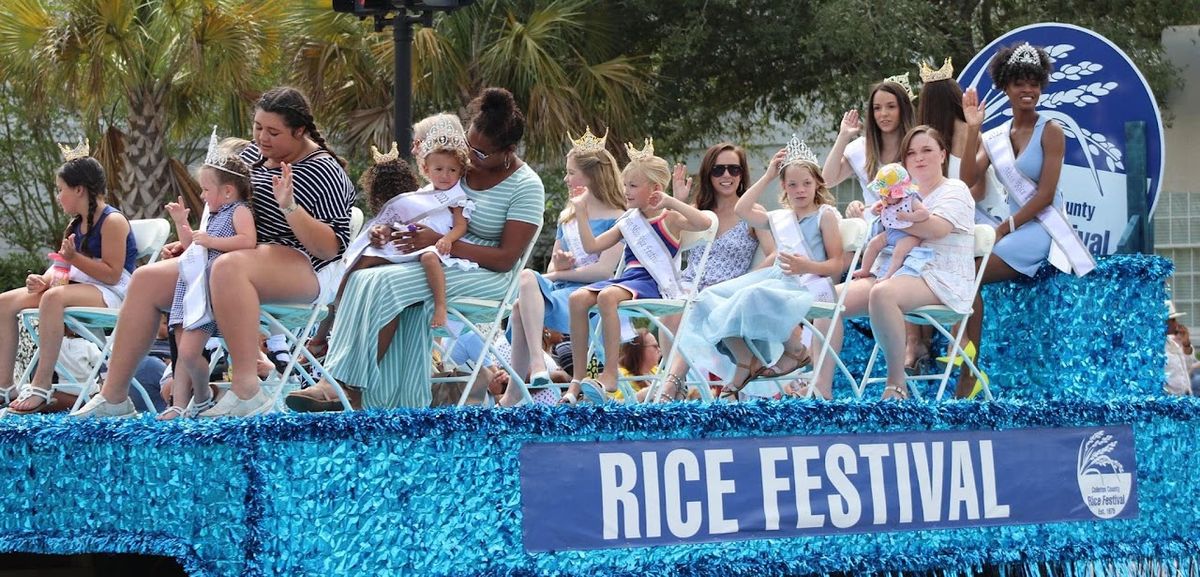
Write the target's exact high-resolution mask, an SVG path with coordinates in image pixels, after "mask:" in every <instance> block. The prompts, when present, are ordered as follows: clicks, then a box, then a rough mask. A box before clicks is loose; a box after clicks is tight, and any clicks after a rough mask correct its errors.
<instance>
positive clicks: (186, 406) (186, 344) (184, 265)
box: [158, 130, 257, 421]
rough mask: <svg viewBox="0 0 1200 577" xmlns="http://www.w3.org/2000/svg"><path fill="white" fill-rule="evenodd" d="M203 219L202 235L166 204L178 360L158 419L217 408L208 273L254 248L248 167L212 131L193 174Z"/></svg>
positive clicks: (180, 209)
mask: <svg viewBox="0 0 1200 577" xmlns="http://www.w3.org/2000/svg"><path fill="white" fill-rule="evenodd" d="M197 180H199V181H200V190H201V195H202V197H203V200H204V205H205V208H206V209H207V210H208V215H207V218H204V219H202V221H203V222H202V223H201V224H202V225H203V227H204V228H203V229H201V230H199V231H193V230H192V227H191V225H189V224H188V213H189V212H190V211H189V210H188V208H187V207H186V205H185V204H184V202H183V197H180V198H179V199H178V200H177V201H176V202H172V203H168V204H167V214H169V215H171V220H173V221H174V222H175V230H176V231H177V233H178V235H179V242H180V243H181V244H182V245H183V249H184V252H183V257H182V258H180V259H178V262H179V280H178V281H177V282H176V283H175V295H174V297H173V298H172V301H171V314H170V316H169V319H168V321H167V323H168V325H169V326H170V327H171V332H172V333H173V334H172V335H171V336H172V337H174V338H175V342H176V355H175V361H174V363H173V364H172V368H173V369H177V370H173V371H172V372H173V373H174V382H173V384H172V390H171V394H170V398H171V406H170V407H168V408H167V410H165V411H163V413H162V414H160V415H159V416H158V419H159V420H164V421H165V420H172V419H176V418H179V417H183V416H190V417H194V416H196V415H199V414H200V413H202V412H204V411H207V410H208V409H210V408H212V407H213V405H215V404H216V401H215V400H214V398H213V394H212V390H211V389H209V386H208V377H209V368H208V364H209V363H208V359H206V358H205V357H204V349H205V345H206V343H207V342H208V340H209V338H210V337H212V336H214V335H215V334H216V329H217V325H216V323H215V322H213V320H212V313H211V310H210V308H209V304H208V290H207V285H206V282H205V281H206V280H207V279H208V274H209V268H210V267H211V265H212V262H213V261H214V260H216V259H217V257H218V256H220V255H222V254H224V253H226V252H229V251H231V250H246V249H252V248H254V245H255V242H256V240H257V235H256V233H255V227H254V213H253V212H252V211H251V209H250V205H249V204H248V203H249V202H250V198H251V196H252V195H253V194H254V189H253V188H252V187H251V186H250V167H249V166H247V165H246V163H245V162H242V160H241V159H240V158H237V157H233V156H223V155H222V154H221V153H220V149H219V145H218V144H217V133H216V131H215V130H214V131H213V135H212V140H211V141H210V143H209V148H208V155H207V156H206V157H205V159H204V165H203V166H201V167H200V172H199V174H197Z"/></svg>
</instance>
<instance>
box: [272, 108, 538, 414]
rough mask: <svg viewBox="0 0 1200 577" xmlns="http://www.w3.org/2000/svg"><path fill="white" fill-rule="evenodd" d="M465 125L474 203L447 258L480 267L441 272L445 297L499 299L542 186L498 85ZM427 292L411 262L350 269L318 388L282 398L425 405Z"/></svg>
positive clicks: (401, 242)
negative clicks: (520, 151) (520, 150)
mask: <svg viewBox="0 0 1200 577" xmlns="http://www.w3.org/2000/svg"><path fill="white" fill-rule="evenodd" d="M468 110H469V112H470V115H471V119H470V121H469V122H468V123H467V126H468V130H467V147H468V149H469V150H470V163H471V164H470V166H469V167H468V169H467V174H466V176H465V177H464V178H463V180H462V187H463V191H465V192H466V193H467V198H469V199H470V200H471V201H472V202H474V203H475V210H474V211H473V212H472V214H471V219H470V222H469V224H468V227H467V235H466V236H465V237H463V239H462V240H459V241H458V242H455V243H453V244H452V245H451V247H450V254H451V256H454V257H458V258H464V259H467V260H470V261H473V262H475V263H478V264H479V267H480V268H476V269H472V270H460V269H447V270H446V271H445V272H446V296H447V297H448V298H451V299H453V298H455V297H460V296H461V297H474V298H483V299H499V298H501V297H502V296H504V291H505V290H506V289H507V288H508V286H509V284H508V283H509V281H510V279H511V277H510V276H509V275H512V274H517V271H516V270H514V269H515V268H516V267H517V265H518V263H519V262H520V260H521V257H522V255H523V254H524V253H525V251H526V249H527V248H528V247H529V244H530V243H532V242H533V241H534V238H535V236H536V235H537V231H538V229H539V228H540V227H541V223H542V213H543V211H545V208H546V201H545V194H544V191H543V188H542V181H541V179H539V178H538V175H537V174H536V173H535V172H534V171H533V169H532V168H530V167H529V166H528V165H526V164H525V163H524V162H523V161H522V160H521V159H520V158H519V157H518V156H517V153H516V149H517V145H518V144H520V142H521V138H522V136H523V135H524V133H525V116H524V115H523V114H522V113H521V110H520V109H519V108H518V107H517V103H516V102H515V101H514V100H513V96H512V94H511V93H509V92H508V91H507V90H505V89H503V88H487V89H484V90H483V92H482V93H481V94H480V95H479V96H477V97H476V98H475V99H474V100H472V101H471V103H470V105H469V107H468ZM391 238H392V243H393V245H394V246H395V247H396V248H397V249H399V250H400V251H401V252H405V253H411V252H414V251H418V250H421V249H423V248H425V247H428V246H433V245H435V244H436V243H437V241H438V240H440V239H441V238H442V235H440V234H438V233H437V232H435V231H434V230H432V229H430V228H429V227H427V226H424V225H419V224H418V225H416V226H415V230H410V229H408V228H405V229H403V230H399V231H394V232H392V233H391ZM431 300H432V294H431V293H430V290H429V283H428V282H426V280H425V273H424V270H423V269H422V268H421V266H420V265H419V264H417V263H403V264H395V265H390V266H381V267H375V268H369V269H363V270H360V271H356V272H355V273H354V274H352V275H350V277H349V279H348V280H347V282H346V290H345V293H344V294H343V295H342V304H341V306H340V307H338V315H337V318H336V319H335V320H334V323H333V330H332V332H331V336H330V341H329V355H328V356H327V357H326V361H325V368H326V370H327V374H326V376H325V379H323V380H322V381H321V382H320V383H318V384H317V385H316V386H313V387H309V388H307V389H304V390H301V391H296V392H294V393H291V394H290V395H289V396H288V400H287V403H288V406H289V407H291V408H293V409H295V410H302V411H322V410H341V404H340V403H339V402H338V397H337V393H336V391H335V390H334V388H333V387H335V386H341V387H343V389H344V390H345V392H346V394H347V396H348V397H349V399H350V402H351V404H352V405H353V406H354V407H355V408H361V407H362V406H369V407H379V408H394V407H426V406H429V403H430V401H431V399H432V391H431V389H430V386H429V372H430V359H431V358H432V346H433V336H432V334H431V331H430V330H429V324H430V319H431V318H432V314H433V306H432V302H431Z"/></svg>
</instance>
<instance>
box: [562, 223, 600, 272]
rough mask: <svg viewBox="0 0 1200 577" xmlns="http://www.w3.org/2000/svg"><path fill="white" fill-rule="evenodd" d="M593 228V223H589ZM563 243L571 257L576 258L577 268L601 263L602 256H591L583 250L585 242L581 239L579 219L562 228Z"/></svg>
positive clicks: (564, 224)
mask: <svg viewBox="0 0 1200 577" xmlns="http://www.w3.org/2000/svg"><path fill="white" fill-rule="evenodd" d="M588 226H591V223H590V222H589V223H588ZM560 228H562V237H563V242H564V243H566V245H567V250H569V251H571V255H572V256H574V257H575V268H579V267H581V266H587V265H589V264H592V263H596V262H599V261H600V255H596V254H589V253H588V251H586V250H583V241H582V240H580V238H579V219H578V218H576V219H572V220H571V221H568V222H564V223H563V224H562V226H561V227H560Z"/></svg>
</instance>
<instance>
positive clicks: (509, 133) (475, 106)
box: [467, 88, 525, 150]
mask: <svg viewBox="0 0 1200 577" xmlns="http://www.w3.org/2000/svg"><path fill="white" fill-rule="evenodd" d="M467 115H468V116H469V117H470V119H471V120H470V122H469V123H468V124H469V125H470V126H471V127H472V128H474V129H475V131H476V132H478V133H480V134H482V135H484V136H486V137H487V138H488V140H491V141H492V143H493V144H495V145H496V146H497V147H499V148H500V150H507V149H509V148H511V147H513V146H516V145H517V143H519V142H521V138H522V137H524V136H525V114H524V113H522V112H521V109H520V108H519V107H517V101H516V100H515V99H514V98H513V95H512V93H511V92H509V91H508V90H505V89H503V88H485V89H484V90H483V92H482V93H480V94H479V96H476V97H475V99H474V100H472V101H471V103H470V104H469V105H468V106H467Z"/></svg>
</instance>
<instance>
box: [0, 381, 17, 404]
mask: <svg viewBox="0 0 1200 577" xmlns="http://www.w3.org/2000/svg"><path fill="white" fill-rule="evenodd" d="M19 394H21V387H20V385H9V386H7V387H0V407H7V406H8V405H9V403H12V402H13V401H15V400H17V395H19Z"/></svg>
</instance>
